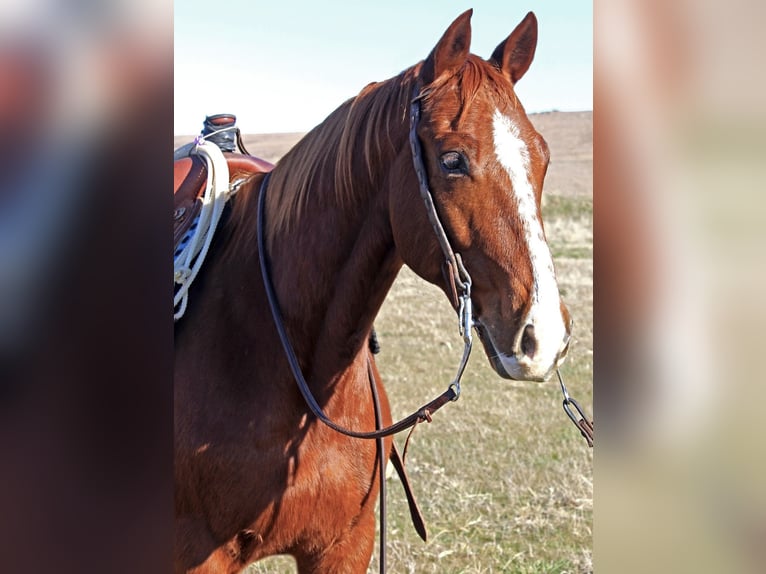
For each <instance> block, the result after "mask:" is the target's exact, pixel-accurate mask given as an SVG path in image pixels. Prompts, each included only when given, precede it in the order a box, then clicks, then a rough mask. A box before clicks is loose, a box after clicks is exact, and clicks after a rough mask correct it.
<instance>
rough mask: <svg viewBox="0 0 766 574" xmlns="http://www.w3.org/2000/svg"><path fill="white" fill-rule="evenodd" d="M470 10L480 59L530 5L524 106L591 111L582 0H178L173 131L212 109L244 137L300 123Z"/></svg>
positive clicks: (408, 61) (407, 59) (193, 129)
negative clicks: (533, 46) (533, 19)
mask: <svg viewBox="0 0 766 574" xmlns="http://www.w3.org/2000/svg"><path fill="white" fill-rule="evenodd" d="M468 8H473V9H474V12H473V17H472V19H471V23H472V41H471V51H472V52H473V53H475V54H478V55H480V56H482V57H484V58H488V57H489V56H490V55H491V54H492V52H493V50H494V49H495V47H496V46H497V45H498V44H499V43H500V42H501V41H503V40H504V39H505V38H506V37H507V36H508V34H510V33H511V32H512V31H513V29H514V28H515V27H516V25H517V24H518V23H519V22H520V21H521V20H522V18H523V17H524V16H525V14H526V13H527V12H528V11H530V10H531V11H534V12H535V14H536V16H537V19H538V23H539V35H538V45H537V52H536V54H535V60H534V62H533V63H532V66H531V68H530V69H529V71H528V72H527V74H526V75H525V76H524V77H523V78H522V79H521V80H520V81H519V83H518V84H517V87H516V92H517V94H518V96H519V98H520V100H521V102H522V104H523V105H524V107H525V109H526V110H527V112H530V113H532V112H543V111H550V110H561V111H579V110H591V109H593V7H592V3H591V1H590V0H528V1H526V2H521V1H513V0H504V1H503V0H473V1H461V0H426V1H418V0H379V1H376V2H371V1H362V0H357V1H353V0H349V1H342V0H315V1H313V2H310V1H306V0H304V1H297V0H281V1H273V0H270V1H261V0H212V1H211V0H176V1H175V6H174V37H175V62H174V64H175V66H174V69H175V111H174V120H175V121H174V124H175V125H174V131H175V134H176V135H190V134H196V133H198V132H199V131H200V129H201V128H202V121H203V120H204V118H205V116H206V115H212V114H216V113H234V114H236V115H237V121H238V124H239V126H240V127H241V128H242V130H243V131H244V132H245V133H278V132H305V131H308V130H309V129H311V128H312V127H314V126H315V125H317V124H318V123H320V122H321V121H322V120H323V119H324V118H325V117H327V115H328V114H329V113H330V112H332V111H333V110H334V109H335V108H336V107H338V106H339V105H340V104H341V103H342V102H344V101H345V100H346V99H348V98H350V97H352V96H354V95H356V94H357V93H358V92H359V91H360V90H361V89H362V88H363V87H364V86H365V85H367V84H368V83H370V82H373V81H380V80H385V79H387V78H390V77H392V76H394V75H396V74H398V73H399V72H401V71H402V70H404V69H405V68H408V67H409V66H412V65H413V64H415V63H417V62H418V61H420V60H422V59H424V58H425V57H426V56H427V55H428V53H429V52H430V51H431V49H432V48H433V47H434V45H436V42H437V41H438V40H439V38H440V37H441V35H442V34H443V33H444V31H445V30H446V29H447V27H448V26H449V25H450V23H452V21H453V20H454V19H455V18H456V17H457V16H458V15H460V14H461V13H462V12H463V11H465V10H467V9H468Z"/></svg>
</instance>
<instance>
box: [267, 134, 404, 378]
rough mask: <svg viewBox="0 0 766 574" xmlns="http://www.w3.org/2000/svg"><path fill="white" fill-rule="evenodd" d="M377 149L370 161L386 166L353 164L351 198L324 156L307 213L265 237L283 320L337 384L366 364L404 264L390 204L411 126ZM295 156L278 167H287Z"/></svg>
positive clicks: (308, 360) (314, 366) (310, 359)
mask: <svg viewBox="0 0 766 574" xmlns="http://www.w3.org/2000/svg"><path fill="white" fill-rule="evenodd" d="M405 132H406V130H405ZM374 149H375V150H376V151H375V154H376V157H369V156H368V157H367V158H366V160H367V162H370V163H372V162H374V163H375V164H376V165H378V166H383V167H384V169H378V170H377V173H378V174H379V175H377V176H372V175H371V173H372V172H371V171H370V170H369V169H367V168H366V167H365V168H364V169H361V168H359V166H357V167H356V168H355V169H352V170H351V174H350V175H351V178H352V179H351V181H350V183H351V187H352V188H353V189H354V197H353V198H352V199H351V200H349V198H348V197H346V198H343V197H340V196H339V194H337V193H336V192H335V185H336V182H337V180H338V177H339V174H338V173H336V171H335V170H337V169H338V167H337V166H338V162H336V161H333V159H334V158H332V157H331V158H329V161H328V158H324V159H323V161H322V162H321V165H322V166H324V169H321V170H319V171H317V173H315V174H314V176H313V178H312V179H313V181H314V182H315V185H314V186H312V189H311V193H309V194H307V195H306V196H305V198H304V201H305V203H304V205H303V211H302V213H303V214H304V215H303V216H302V217H301V218H300V219H299V220H298V221H297V222H296V223H295V224H294V225H291V226H288V227H286V228H282V229H280V230H277V231H275V232H274V233H273V234H272V236H271V237H270V240H269V241H268V246H269V257H270V261H271V269H272V281H273V284H274V286H275V290H276V292H277V296H278V299H279V303H280V307H281V310H282V314H283V317H284V320H285V326H286V328H287V331H288V333H289V335H290V338H291V340H292V342H293V345H294V346H295V349H296V352H297V354H298V357H299V359H300V361H301V363H302V366H303V367H304V369H305V373H306V374H307V376H308V378H309V380H310V382H312V383H313V384H314V385H315V386H321V385H322V384H323V383H326V384H328V385H333V384H334V382H335V381H337V379H338V377H340V376H341V375H342V374H343V373H344V372H346V371H347V370H348V369H349V368H351V367H352V366H353V365H354V364H355V365H356V366H357V367H358V368H361V366H362V363H360V362H359V361H357V359H359V358H360V357H361V356H362V355H363V353H366V344H367V338H368V336H369V332H370V330H371V328H372V323H373V320H374V318H375V316H376V315H377V312H378V310H379V309H380V306H381V305H382V303H383V300H384V298H385V296H386V294H387V292H388V290H389V289H390V287H391V285H392V283H393V281H394V279H395V278H396V275H397V273H398V271H399V269H400V268H401V265H402V261H401V259H400V257H399V255H398V254H397V252H396V249H395V246H394V240H393V233H392V230H391V225H390V216H389V209H388V205H389V188H390V185H391V182H392V181H393V179H395V177H396V176H395V175H392V174H396V173H399V172H400V171H401V170H400V169H396V168H395V165H402V163H403V162H404V161H411V160H410V159H409V152H408V150H409V148H408V147H407V137H406V133H403V134H395V135H394V136H393V137H391V138H388V140H387V142H386V143H385V144H384V145H383V146H375V148H374ZM368 151H369V150H368ZM291 159H292V158H291V157H290V156H287V157H286V158H285V161H283V162H280V164H279V165H278V167H277V168H276V169H277V170H290V169H291ZM346 176H348V174H346ZM274 179H277V178H272V180H274ZM267 193H272V194H279V193H281V190H279V189H275V188H270V189H268V191H267ZM267 217H268V210H267Z"/></svg>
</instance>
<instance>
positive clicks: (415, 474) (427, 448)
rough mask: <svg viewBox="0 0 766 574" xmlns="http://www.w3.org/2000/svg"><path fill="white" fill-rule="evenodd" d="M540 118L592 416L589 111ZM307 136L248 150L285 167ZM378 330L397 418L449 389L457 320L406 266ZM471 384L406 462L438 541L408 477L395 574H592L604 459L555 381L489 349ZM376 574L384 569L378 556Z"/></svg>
mask: <svg viewBox="0 0 766 574" xmlns="http://www.w3.org/2000/svg"><path fill="white" fill-rule="evenodd" d="M531 119H532V122H533V123H534V124H535V126H536V127H537V129H538V130H539V131H540V132H541V133H542V134H543V135H544V137H545V138H546V140H547V141H548V143H549V145H550V148H551V157H552V159H551V164H550V168H549V171H548V176H547V180H546V186H545V192H544V201H543V216H544V220H545V226H546V233H547V235H548V239H549V243H550V245H551V248H552V251H553V256H554V260H555V263H556V269H557V274H558V278H559V284H560V288H561V291H562V294H563V296H564V298H565V300H566V302H567V304H568V305H569V308H570V311H571V313H572V316H573V318H574V321H575V327H574V333H573V339H574V340H573V344H572V347H571V351H570V353H569V358H568V359H567V362H566V363H565V364H564V366H563V367H562V373H563V376H564V378H565V380H566V381H567V385H568V387H569V390H570V393H571V394H572V395H573V396H574V397H576V398H577V399H578V400H579V401H580V403H581V404H582V405H584V406H585V407H586V408H587V410H588V411H590V410H591V405H592V402H593V400H592V399H593V394H592V375H593V320H592V310H593V225H592V220H593V207H592V206H593V203H592V187H593V179H592V166H593V154H592V144H593V129H592V113H591V112H577V113H560V112H551V113H544V114H535V115H532V116H531ZM298 137H299V134H279V135H264V136H248V137H246V138H245V143H246V146H247V147H248V149H249V151H250V152H251V153H253V154H255V155H258V156H261V157H264V158H266V159H269V160H271V161H276V160H277V159H278V158H279V157H280V156H281V155H282V154H283V153H284V152H285V151H286V150H287V149H289V147H290V146H291V145H292V144H293V143H294V142H295V141H296V140H297V138H298ZM188 140H189V138H177V143H183V142H185V141H188ZM376 328H377V331H378V336H379V339H380V343H381V346H382V352H381V354H380V355H378V365H379V368H380V370H381V373H382V375H383V377H384V381H385V383H386V389H387V391H388V395H389V397H390V400H391V404H392V408H393V411H394V412H393V415H394V417H395V418H398V417H401V416H403V415H406V414H408V413H409V412H410V411H412V410H413V409H414V408H416V407H417V406H419V405H421V404H423V403H424V402H426V401H427V400H430V399H431V398H433V397H434V396H436V395H437V394H439V393H440V392H441V391H443V390H444V389H445V388H446V387H447V385H448V384H449V382H450V381H451V380H452V377H453V376H454V374H455V369H456V367H457V364H458V362H459V360H460V354H461V351H462V341H461V339H460V338H459V336H458V333H457V319H456V317H455V314H454V312H453V311H452V308H451V306H450V304H449V302H448V301H447V299H446V298H445V297H444V295H443V294H442V293H441V292H440V291H439V290H438V289H436V288H435V287H433V286H431V285H428V284H426V283H425V282H423V281H422V280H420V279H419V278H418V277H416V276H415V275H414V274H413V273H412V272H411V271H410V270H409V269H407V268H405V269H403V271H402V273H401V274H400V276H399V278H398V279H397V281H396V283H395V284H394V287H393V289H392V290H391V292H390V294H389V296H388V298H387V300H386V302H385V304H384V305H383V308H382V310H381V312H380V315H379V317H378V319H377V321H376ZM463 381H464V382H463V395H462V397H461V398H460V400H459V401H458V402H456V403H454V404H450V405H447V406H446V407H445V408H444V409H442V410H441V411H440V412H439V413H437V414H436V415H435V417H434V421H433V423H432V424H430V425H428V424H423V425H421V426H420V427H419V428H418V429H417V430H416V431H415V434H414V436H413V439H412V443H411V445H410V452H409V454H408V459H407V464H408V469H409V474H410V477H411V480H412V483H413V487H414V489H415V494H416V496H417V498H418V501H419V502H420V505H421V509H422V511H423V514H424V516H425V519H426V523H427V526H428V530H429V541H428V542H427V543H423V542H422V541H421V540H420V539H419V538H418V537H417V534H416V533H415V531H414V530H413V528H412V526H411V524H410V519H409V513H408V510H407V505H406V501H405V498H404V494H403V492H402V490H401V488H400V485H399V484H398V478H397V477H396V476H395V475H394V476H393V477H391V478H390V479H389V484H388V488H389V509H388V519H389V533H388V536H389V540H388V552H389V558H388V560H389V566H388V569H389V572H392V573H397V574H398V573H418V574H419V573H445V572H446V573H465V574H469V573H470V574H479V573H493V572H514V573H524V574H531V573H556V574H563V573H569V574H574V573H585V572H591V571H592V569H593V567H592V554H591V549H592V530H593V528H592V526H593V524H592V521H593V473H592V466H593V464H592V463H593V452H592V450H590V449H588V448H587V446H586V444H585V441H584V440H583V439H582V438H581V437H580V435H579V433H578V432H577V431H576V429H575V428H574V426H572V424H571V423H570V422H569V419H567V417H566V415H565V414H564V412H563V411H562V409H561V393H560V391H559V389H558V386H557V384H556V383H555V382H553V381H551V382H548V383H526V382H515V381H506V380H502V379H500V378H499V377H498V376H497V375H496V374H495V373H494V372H493V371H492V370H491V369H490V367H489V364H488V362H487V359H486V356H485V355H484V352H483V349H482V347H481V344H480V343H479V342H478V340H476V344H475V346H474V352H473V355H472V358H471V361H470V363H469V364H468V368H467V371H466V374H465V376H464V378H463ZM398 443H399V444H400V446H401V445H402V443H403V437H400V438H399V439H398ZM376 554H377V549H376ZM294 571H295V567H294V563H293V561H292V559H290V558H287V557H277V558H272V559H269V560H265V561H262V562H260V563H259V564H256V565H255V566H253V567H251V568H250V569H249V570H248V574H256V573H264V572H276V573H283V572H285V573H286V572H294ZM369 571H370V572H377V557H374V558H373V561H372V563H371V565H370V569H369Z"/></svg>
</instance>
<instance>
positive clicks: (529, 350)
mask: <svg viewBox="0 0 766 574" xmlns="http://www.w3.org/2000/svg"><path fill="white" fill-rule="evenodd" d="M536 351H537V339H535V327H534V325H527V326H526V327H524V333H523V334H522V335H521V352H522V353H523V354H524V355H526V356H527V357H529V358H530V359H533V358H534V357H535V352H536Z"/></svg>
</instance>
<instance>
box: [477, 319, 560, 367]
mask: <svg viewBox="0 0 766 574" xmlns="http://www.w3.org/2000/svg"><path fill="white" fill-rule="evenodd" d="M474 326H475V327H476V332H477V333H478V335H479V339H480V340H481V344H482V345H483V346H484V352H485V353H486V355H487V359H489V364H490V365H491V366H492V370H494V371H495V372H496V373H497V374H498V375H499V376H500V377H502V378H504V379H509V380H512V381H534V382H544V381H546V380H548V378H549V376H550V374H551V373H550V372H548V373H546V374H545V375H544V376H537V375H530V374H529V373H527V372H525V370H524V368H523V367H522V366H521V365H520V364H519V362H518V360H517V359H516V357H514V356H512V355H506V354H505V353H501V352H500V351H498V350H497V348H496V347H495V344H494V343H493V342H492V337H491V336H490V334H489V331H488V330H487V328H486V327H485V326H484V325H483V324H482V323H481V322H480V321H478V320H476V321H474Z"/></svg>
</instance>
